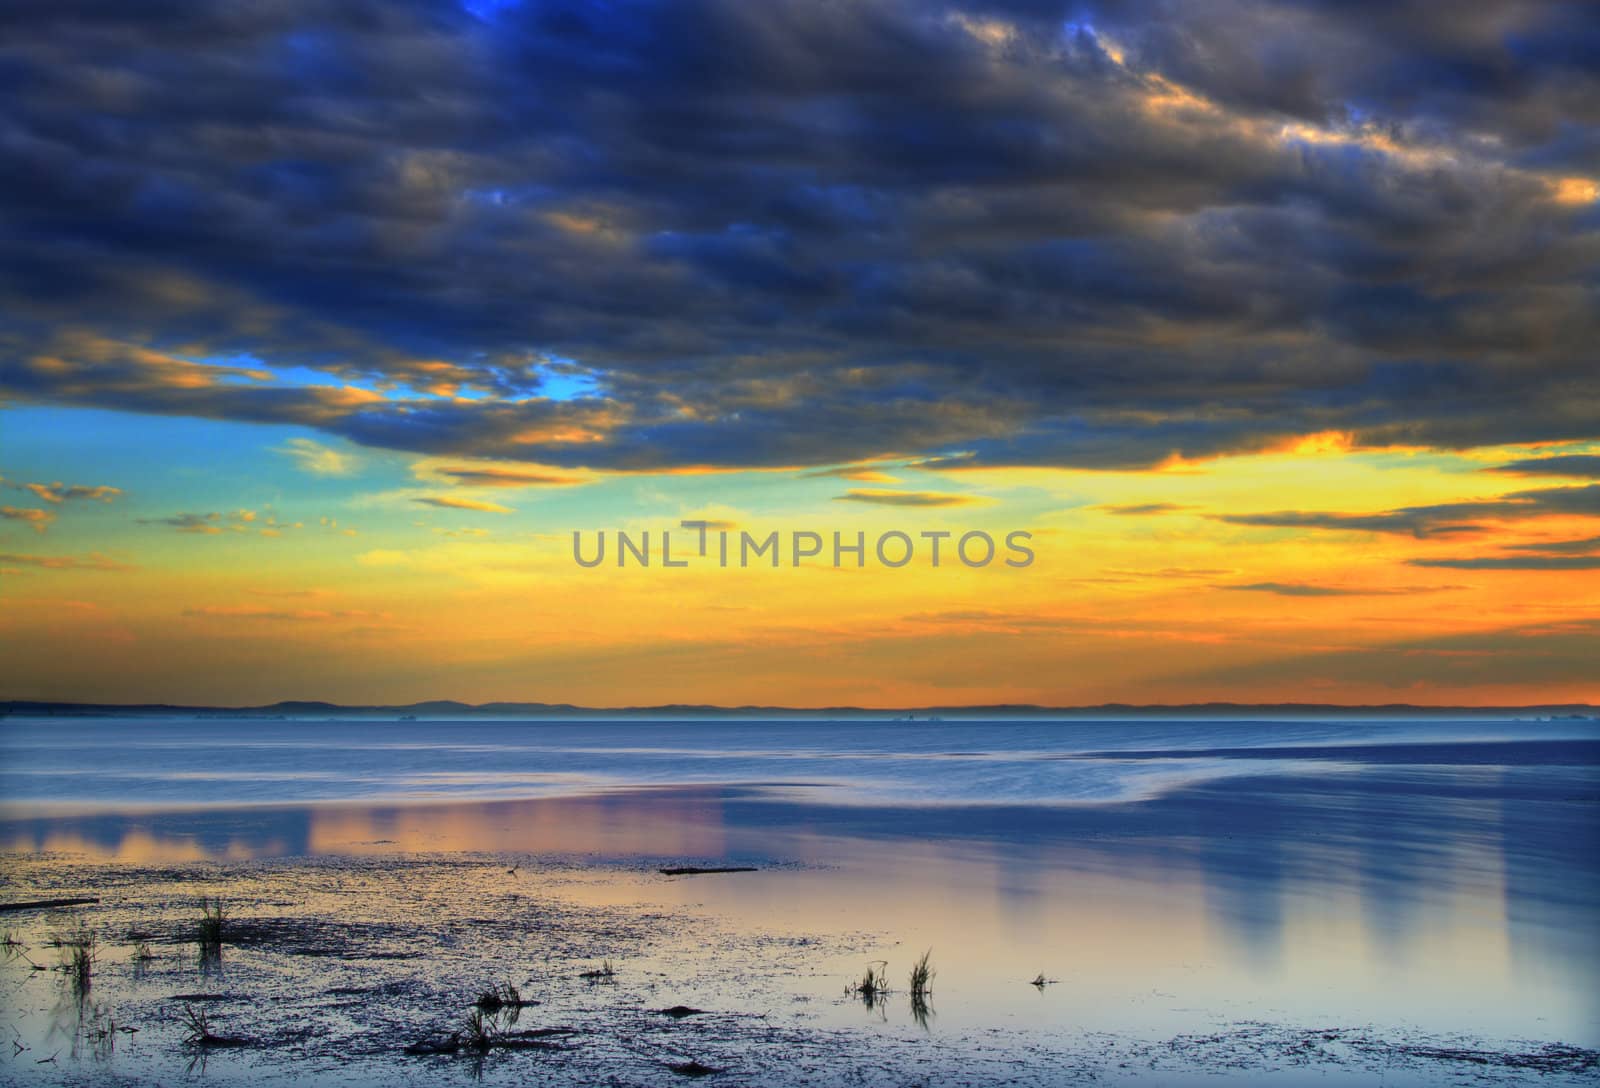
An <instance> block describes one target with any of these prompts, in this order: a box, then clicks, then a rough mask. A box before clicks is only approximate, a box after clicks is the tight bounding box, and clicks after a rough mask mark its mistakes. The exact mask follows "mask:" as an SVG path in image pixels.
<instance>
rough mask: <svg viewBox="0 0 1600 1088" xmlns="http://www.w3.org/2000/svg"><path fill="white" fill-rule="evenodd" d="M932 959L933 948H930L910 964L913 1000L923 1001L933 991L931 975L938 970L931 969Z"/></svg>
mask: <svg viewBox="0 0 1600 1088" xmlns="http://www.w3.org/2000/svg"><path fill="white" fill-rule="evenodd" d="M932 960H933V949H931V948H930V949H928V950H927V951H926V952H924V953H923V954H922V958H921V959H919V960H918V961H917V962H916V963H914V964H912V965H911V1000H913V1001H918V1000H923V1001H925V1000H927V997H928V995H929V994H931V993H932V992H933V990H932V989H931V988H930V987H931V985H932V983H933V976H934V975H936V974H938V972H937V971H935V970H934V969H933V963H932Z"/></svg>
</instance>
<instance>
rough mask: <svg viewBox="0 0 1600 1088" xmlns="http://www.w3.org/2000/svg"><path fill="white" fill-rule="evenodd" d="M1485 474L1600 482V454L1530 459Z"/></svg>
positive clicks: (1563, 455) (1573, 454)
mask: <svg viewBox="0 0 1600 1088" xmlns="http://www.w3.org/2000/svg"><path fill="white" fill-rule="evenodd" d="M1484 471H1485V472H1504V473H1506V474H1508V475H1511V476H1575V477H1578V478H1580V479H1590V480H1600V454H1594V453H1565V454H1559V455H1557V456H1555V457H1528V458H1524V459H1523V460H1521V461H1512V462H1510V463H1509V464H1505V465H1494V466H1491V467H1490V468H1486V469H1484Z"/></svg>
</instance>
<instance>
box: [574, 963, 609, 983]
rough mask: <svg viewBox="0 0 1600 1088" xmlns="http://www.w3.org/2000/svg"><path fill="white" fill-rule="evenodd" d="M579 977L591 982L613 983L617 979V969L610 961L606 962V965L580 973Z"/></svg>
mask: <svg viewBox="0 0 1600 1088" xmlns="http://www.w3.org/2000/svg"><path fill="white" fill-rule="evenodd" d="M578 977H579V978H581V979H586V980H588V981H589V982H611V981H614V980H615V979H616V977H617V969H616V968H615V967H613V966H611V961H610V960H606V961H605V963H603V964H601V965H600V966H599V967H595V968H591V969H590V970H588V971H582V972H579V974H578Z"/></svg>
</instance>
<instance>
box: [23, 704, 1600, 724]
mask: <svg viewBox="0 0 1600 1088" xmlns="http://www.w3.org/2000/svg"><path fill="white" fill-rule="evenodd" d="M8 714H12V715H18V716H27V717H72V718H110V717H117V718H161V717H167V718H172V717H176V718H247V719H248V718H254V719H262V718H266V719H279V718H282V719H297V718H313V719H324V718H350V719H363V718H365V719H388V720H397V719H405V718H415V719H417V720H419V721H422V720H430V721H452V720H458V719H484V718H488V719H495V718H501V719H504V718H530V719H541V718H542V719H567V720H571V719H579V720H608V719H619V718H620V719H636V718H653V719H660V718H668V719H674V718H675V719H706V718H731V719H751V718H772V719H785V718H790V719H794V718H799V719H807V720H816V719H819V718H824V719H846V720H860V721H892V720H896V719H899V720H904V719H906V718H908V717H911V718H915V719H917V720H928V719H930V718H950V719H969V720H970V719H978V720H993V719H997V718H1019V719H1020V718H1046V719H1048V718H1080V719H1085V718H1087V719H1103V718H1308V717H1310V718H1315V717H1340V718H1440V717H1451V718H1492V719H1503V718H1594V717H1597V716H1600V708H1596V707H1593V706H1590V705H1588V704H1586V703H1561V704H1549V705H1541V706H1414V705H1412V704H1410V703H1388V704H1384V705H1379V706H1340V705H1337V704H1333V703H1185V704H1178V705H1150V706H1135V705H1132V704H1128V703H1102V704H1100V705H1098V706H1055V707H1052V706H1032V705H1026V704H1000V705H995V706H925V707H904V708H901V709H898V710H892V709H868V708H865V707H856V706H828V707H784V706H694V705H682V704H671V705H667V706H630V707H587V706H573V705H572V704H570V703H482V704H478V705H473V704H471V703H458V702H455V701H453V700H449V699H442V700H433V701H430V702H425V703H406V704H404V705H399V706H341V705H339V704H337V703H323V702H308V701H300V700H291V701H287V702H281V703H272V704H270V705H267V706H246V707H222V706H171V705H168V704H165V703H135V704H110V703H58V702H43V701H35V700H28V699H13V700H9V701H0V717H3V716H5V715H8Z"/></svg>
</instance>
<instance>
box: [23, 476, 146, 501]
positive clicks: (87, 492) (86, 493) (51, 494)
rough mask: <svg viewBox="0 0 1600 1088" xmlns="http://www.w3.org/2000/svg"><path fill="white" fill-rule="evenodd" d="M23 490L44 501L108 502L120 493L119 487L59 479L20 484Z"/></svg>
mask: <svg viewBox="0 0 1600 1088" xmlns="http://www.w3.org/2000/svg"><path fill="white" fill-rule="evenodd" d="M20 486H21V488H22V489H23V490H24V491H31V492H33V493H34V494H35V495H37V496H39V498H41V499H43V500H44V501H45V502H54V503H61V502H66V501H68V500H71V499H97V500H99V501H100V502H110V501H111V500H112V499H115V498H116V497H117V496H118V495H121V494H122V489H121V488H120V487H107V486H105V485H104V484H101V485H99V486H95V487H86V486H84V485H82V484H72V485H71V486H68V485H66V484H63V483H61V482H60V481H59V480H58V481H56V482H55V483H53V484H22V485H20Z"/></svg>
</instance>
